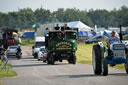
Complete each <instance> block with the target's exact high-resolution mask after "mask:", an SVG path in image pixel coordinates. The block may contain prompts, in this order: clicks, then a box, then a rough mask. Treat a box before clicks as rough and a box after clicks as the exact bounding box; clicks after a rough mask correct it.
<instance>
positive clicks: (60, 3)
mask: <svg viewBox="0 0 128 85" xmlns="http://www.w3.org/2000/svg"><path fill="white" fill-rule="evenodd" d="M123 5H125V6H127V7H128V0H0V12H6V13H7V12H10V11H17V10H18V8H27V7H29V8H32V9H33V10H35V9H37V8H40V7H41V6H42V7H43V8H46V9H49V10H51V11H56V10H57V9H58V8H77V9H80V10H83V9H87V10H89V9H91V8H93V9H107V10H112V9H113V8H116V9H119V8H120V7H121V6H123Z"/></svg>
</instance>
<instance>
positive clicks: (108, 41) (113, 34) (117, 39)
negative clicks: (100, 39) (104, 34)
mask: <svg viewBox="0 0 128 85" xmlns="http://www.w3.org/2000/svg"><path fill="white" fill-rule="evenodd" d="M113 42H120V40H119V37H117V36H116V35H115V31H114V30H113V31H112V35H111V36H110V37H109V38H108V39H107V46H108V48H110V45H111V44H112V43H113Z"/></svg>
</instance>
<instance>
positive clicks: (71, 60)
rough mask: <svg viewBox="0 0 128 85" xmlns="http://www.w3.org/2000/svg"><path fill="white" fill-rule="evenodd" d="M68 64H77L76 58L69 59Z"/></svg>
mask: <svg viewBox="0 0 128 85" xmlns="http://www.w3.org/2000/svg"><path fill="white" fill-rule="evenodd" d="M68 63H69V64H76V56H75V55H72V56H71V57H70V58H69V59H68Z"/></svg>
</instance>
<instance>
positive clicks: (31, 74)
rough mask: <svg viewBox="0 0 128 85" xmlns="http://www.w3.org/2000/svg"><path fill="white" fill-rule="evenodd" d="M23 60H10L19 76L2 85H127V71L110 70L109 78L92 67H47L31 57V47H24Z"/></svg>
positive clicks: (5, 79)
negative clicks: (95, 71)
mask: <svg viewBox="0 0 128 85" xmlns="http://www.w3.org/2000/svg"><path fill="white" fill-rule="evenodd" d="M22 49H23V58H22V59H21V60H17V59H15V58H13V59H10V60H9V63H11V64H12V66H13V70H14V71H16V72H17V74H18V76H17V77H13V78H3V79H0V82H1V84H2V85H127V84H128V75H127V74H126V73H125V70H118V69H112V68H111V69H110V68H109V75H108V76H97V75H94V73H93V68H92V66H91V65H87V64H78V63H77V64H76V65H72V64H68V63H67V62H64V63H59V62H57V63H56V64H55V65H47V64H45V63H43V62H42V61H37V59H33V56H31V48H30V47H22ZM1 84H0V85H1Z"/></svg>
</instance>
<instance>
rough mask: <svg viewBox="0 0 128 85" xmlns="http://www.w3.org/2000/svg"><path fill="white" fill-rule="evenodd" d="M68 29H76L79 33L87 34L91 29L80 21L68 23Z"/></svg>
mask: <svg viewBox="0 0 128 85" xmlns="http://www.w3.org/2000/svg"><path fill="white" fill-rule="evenodd" d="M67 24H68V26H69V27H71V28H78V30H79V32H80V31H82V32H88V31H91V27H89V26H87V25H85V24H84V23H82V22H81V21H73V22H68V23H67Z"/></svg>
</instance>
